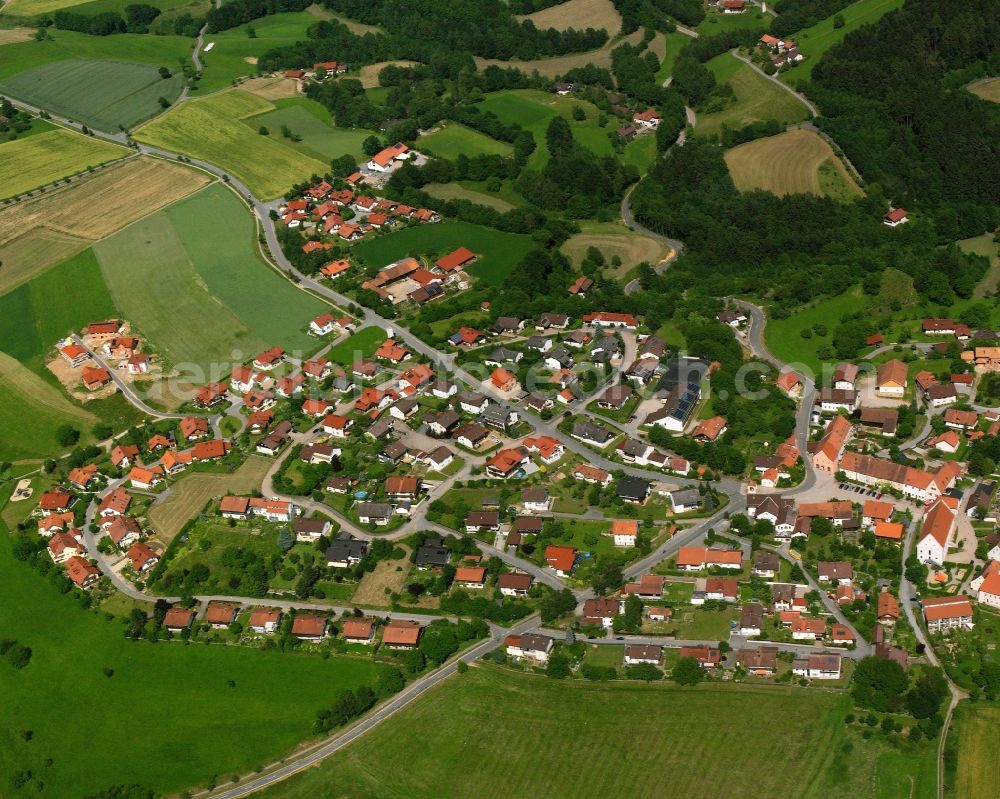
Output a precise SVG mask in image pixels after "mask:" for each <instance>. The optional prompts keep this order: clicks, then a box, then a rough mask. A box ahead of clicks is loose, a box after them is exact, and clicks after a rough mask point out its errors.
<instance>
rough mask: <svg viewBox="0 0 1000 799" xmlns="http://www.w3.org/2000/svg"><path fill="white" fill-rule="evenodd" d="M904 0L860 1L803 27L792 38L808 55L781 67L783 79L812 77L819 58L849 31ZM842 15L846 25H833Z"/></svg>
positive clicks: (790, 80)
mask: <svg viewBox="0 0 1000 799" xmlns="http://www.w3.org/2000/svg"><path fill="white" fill-rule="evenodd" d="M902 5H903V0H857V2H856V3H852V4H851V5H849V6H847V8H845V9H843V10H842V11H840V12H839V13H838V14H835V15H833V16H830V17H827V18H826V19H824V20H820V21H819V22H817V23H816V24H815V25H813V26H812V27H809V28H806V29H805V30H801V31H799V32H798V33H796V34H795V36H794V37H793V38H794V40H795V42H796V44H798V46H799V51H800V52H801V53H802V55H804V56H805V60H804V61H800V62H799V63H798V64H796V65H795V66H793V67H791V68H790V69H787V70H782V72H781V79H782V80H784V81H786V82H788V83H792V84H795V83H798V82H799V81H803V80H808V79H809V78H810V77H811V76H812V70H813V67H814V66H815V65H816V64H817V63H819V60H820V57H821V56H822V55H823V53H825V52H826V51H827V50H829V49H830V48H831V47H833V46H834V45H835V44H837V42H839V41H841V40H842V39H843V38H844V37H845V36H846V35H847V34H848V33H850V32H851V31H853V30H856V29H857V28H860V27H861V26H862V25H867V24H869V23H871V22H875V21H876V20H878V19H879V18H880V17H881V16H882V15H883V14H886V13H888V12H889V11H892V10H893V9H895V8H899V7H901V6H902ZM837 16H842V17H843V18H844V26H843V27H842V28H835V27H833V21H834V18H835V17H837Z"/></svg>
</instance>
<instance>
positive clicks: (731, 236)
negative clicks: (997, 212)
mask: <svg viewBox="0 0 1000 799" xmlns="http://www.w3.org/2000/svg"><path fill="white" fill-rule="evenodd" d="M632 207H633V210H634V212H635V214H636V217H637V218H638V219H639V220H640V221H641V222H642V224H644V225H646V226H647V227H649V228H650V229H652V230H655V231H658V232H660V233H664V234H669V235H671V236H676V237H677V238H680V239H681V240H682V241H684V242H686V243H687V245H688V247H689V253H688V255H687V256H686V257H685V258H684V259H683V260H682V261H680V262H678V264H677V265H676V266H674V267H672V268H671V270H670V271H671V276H672V278H673V279H674V280H675V281H680V282H683V283H685V284H688V285H690V284H691V283H697V284H698V285H699V286H700V287H701V288H702V289H704V290H705V291H708V292H710V293H715V294H716V295H720V296H721V295H728V294H748V295H751V296H763V295H769V296H770V297H771V298H772V299H773V301H774V302H775V303H776V304H777V305H784V306H786V308H787V306H788V305H793V306H794V305H796V304H799V303H802V302H806V301H808V300H810V299H815V298H816V297H820V296H823V295H834V294H840V293H842V292H843V291H846V290H847V289H848V288H850V287H851V286H854V285H856V284H858V283H861V282H862V281H864V280H865V278H866V276H867V275H869V274H875V275H877V274H879V273H881V272H882V271H883V270H884V269H886V268H890V267H892V268H895V269H898V270H900V271H901V272H904V273H905V274H907V275H909V276H910V277H911V278H912V279H913V282H914V286H915V288H916V289H917V291H918V292H919V293H920V295H921V296H923V297H924V298H925V299H927V300H930V301H931V302H935V303H938V304H941V305H950V304H951V303H952V302H954V300H955V298H956V297H970V296H971V294H972V291H973V289H974V288H975V285H976V283H977V281H978V280H979V279H980V278H981V277H982V275H983V272H984V271H985V269H986V261H985V259H979V258H975V257H972V256H967V255H964V254H962V253H961V252H960V251H959V250H958V249H957V248H956V247H953V246H951V247H942V246H939V245H940V244H941V242H939V240H938V237H937V235H936V232H935V230H934V229H933V227H931V226H930V225H927V224H912V223H911V224H910V225H907V226H904V227H902V228H899V229H897V230H893V229H890V228H887V227H886V226H885V225H883V224H882V215H883V214H884V213H885V209H886V201H885V198H884V196H883V195H881V194H880V193H879V192H878V191H877V187H872V190H871V191H870V193H869V195H868V196H867V197H865V198H863V199H861V200H858V201H856V202H853V203H849V204H848V203H840V202H837V201H835V200H831V199H829V198H823V197H813V196H810V195H804V194H796V195H788V196H786V197H776V196H775V195H773V194H771V193H769V192H764V191H755V192H750V193H744V194H741V193H739V192H737V191H736V189H735V187H734V186H733V183H732V179H731V178H730V176H729V170H728V168H727V167H726V163H725V160H724V159H723V156H722V151H721V150H720V149H719V148H718V147H715V146H713V145H711V144H708V143H705V142H701V141H698V140H693V141H691V142H688V143H687V144H685V146H684V147H679V148H675V149H674V150H672V151H671V152H670V153H669V154H668V155H667V157H666V158H663V159H661V160H660V161H659V162H657V163H656V164H655V165H654V167H653V168H652V169H651V170H650V172H649V174H648V175H647V176H646V178H645V179H644V180H643V181H642V182H641V183H640V184H639V185H638V186H637V187H636V189H635V192H634V193H633V195H632ZM979 232H981V230H980V231H979ZM870 281H871V278H869V282H870Z"/></svg>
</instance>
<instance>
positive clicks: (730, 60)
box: [694, 52, 809, 137]
mask: <svg viewBox="0 0 1000 799" xmlns="http://www.w3.org/2000/svg"><path fill="white" fill-rule="evenodd" d="M706 66H707V67H708V68H709V69H710V70H712V72H713V73H714V74H715V78H716V80H717V81H718V82H719V83H728V84H729V85H730V86H732V87H733V92H734V93H735V95H736V99H735V101H734V102H731V103H729V104H728V105H726V106H724V107H723V108H720V109H719V110H718V111H709V112H705V113H703V112H701V111H699V112H698V124H697V125H696V126H695V128H694V135H695V136H698V137H708V136H716V135H718V134H720V133H721V132H722V126H723V125H728V126H729V127H730V128H742V127H744V126H746V125H749V124H751V123H753V122H766V121H767V120H769V119H775V120H777V121H778V122H780V123H782V124H783V125H791V124H794V123H795V122H802V121H803V120H806V119H808V118H809V112H808V111H807V110H806V107H805V106H804V105H803V104H802V103H801V102H799V100H797V99H796V98H795V97H794V96H792V94H791V93H789V92H787V91H785V90H784V89H782V88H781V87H780V86H778V85H776V84H775V83H774V81H770V80H768V79H767V78H765V77H762V76H760V75H758V74H757V73H756V72H754V71H753V70H752V69H751V68H750V67H749V66H748V65H746V64H744V63H743V62H742V61H740V60H739V59H738V58H735V57H734V56H732V55H731V54H730V53H728V52H726V53H723V54H722V55H719V56H716V57H715V58H713V59H712V60H711V61H709V62H708V63H707V64H706Z"/></svg>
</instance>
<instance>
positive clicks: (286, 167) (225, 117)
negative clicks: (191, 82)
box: [135, 90, 329, 199]
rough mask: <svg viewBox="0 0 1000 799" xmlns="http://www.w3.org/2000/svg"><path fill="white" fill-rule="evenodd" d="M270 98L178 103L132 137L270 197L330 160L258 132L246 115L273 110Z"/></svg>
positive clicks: (224, 95) (223, 96) (241, 95)
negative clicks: (194, 160) (210, 165)
mask: <svg viewBox="0 0 1000 799" xmlns="http://www.w3.org/2000/svg"><path fill="white" fill-rule="evenodd" d="M274 109H275V106H274V104H273V103H270V102H269V101H267V100H265V99H263V98H261V97H257V96H256V95H253V94H250V93H248V92H243V91H238V90H233V91H226V92H220V93H218V94H214V95H212V96H211V97H204V98H201V99H198V100H192V101H189V102H186V103H183V104H182V105H179V106H177V107H176V108H174V109H172V110H171V111H169V112H167V113H166V114H164V115H163V116H161V117H158V118H157V119H155V120H153V121H152V122H151V123H149V124H148V125H145V126H143V127H142V128H140V129H139V130H138V131H137V132H136V134H135V138H136V139H137V140H139V141H142V142H145V143H147V144H152V145H154V146H156V147H162V148H164V149H166V150H170V151H172V152H181V153H184V154H186V155H190V156H192V157H194V158H201V159H204V160H205V161H209V162H211V163H213V164H216V165H217V166H219V167H221V168H222V169H225V170H228V171H229V172H231V173H232V174H233V175H235V176H236V177H238V178H239V179H240V180H242V181H243V182H244V183H246V184H247V186H249V187H250V190H251V191H252V192H253V193H254V194H255V195H257V196H258V197H260V198H262V199H272V198H274V197H277V196H279V195H281V194H282V193H284V192H285V191H287V190H288V188H289V187H290V186H292V185H293V184H294V183H298V182H300V181H302V180H308V179H309V177H310V176H311V175H314V174H318V175H322V174H324V173H325V172H326V171H327V170H328V168H329V164H328V163H326V162H324V161H320V160H319V159H317V158H310V157H308V156H306V155H304V154H302V153H301V152H298V151H296V150H295V149H293V148H292V147H290V146H288V145H286V144H283V143H282V142H283V140H282V138H281V135H280V131H279V132H278V135H277V136H274V135H271V136H261V135H260V134H259V133H258V132H257V128H258V127H259V125H257V124H254V122H253V121H252V120H249V121H247V122H244V121H243V120H247V119H248V117H251V116H257V115H260V114H264V113H267V112H269V111H273V110H274Z"/></svg>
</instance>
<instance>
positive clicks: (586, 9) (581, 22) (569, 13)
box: [517, 0, 622, 36]
mask: <svg viewBox="0 0 1000 799" xmlns="http://www.w3.org/2000/svg"><path fill="white" fill-rule="evenodd" d="M517 19H518V20H519V21H523V20H526V19H527V20H531V22H532V23H533V24H534V26H535V27H536V28H538V29H539V30H545V29H546V28H555V29H556V30H559V31H564V30H566V29H567V28H576V29H577V30H586V29H587V28H595V29H598V30H600V29H602V28H603V29H604V30H606V31H607V32H608V36H615V35H617V34H618V32H619V31H621V28H622V18H621V15H620V14H619V13H618V10H617V9H616V8H615V6H614V3H612V2H611V0H567V2H565V3H559V4H558V5H554V6H550V7H549V8H543V9H542V10H541V11H536V12H535V13H534V14H522V15H519V16H518V17H517Z"/></svg>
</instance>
